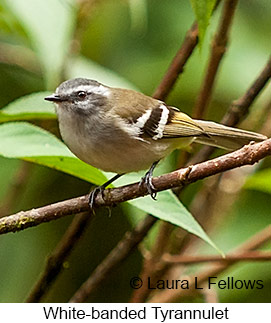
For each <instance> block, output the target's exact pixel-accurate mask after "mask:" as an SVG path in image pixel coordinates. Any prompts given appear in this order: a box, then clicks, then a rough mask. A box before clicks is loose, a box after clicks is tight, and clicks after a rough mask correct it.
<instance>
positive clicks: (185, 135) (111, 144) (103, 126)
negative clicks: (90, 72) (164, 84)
mask: <svg viewBox="0 0 271 323" xmlns="http://www.w3.org/2000/svg"><path fill="white" fill-rule="evenodd" d="M45 100H47V101H52V102H54V103H55V106H56V113H57V117H58V122H59V129H60V134H61V137H62V139H63V141H64V142H65V144H66V145H67V146H68V148H69V149H70V150H71V151H72V152H73V153H74V155H76V156H77V157H78V158H79V159H81V160H82V161H84V162H85V163H87V164H89V165H92V166H94V167H96V168H98V169H101V170H103V171H106V172H113V173H116V175H115V176H114V177H113V178H111V179H110V180H108V181H107V182H106V183H104V184H103V185H101V186H99V187H97V188H96V189H94V190H93V191H92V192H91V193H90V197H89V206H90V208H93V206H94V201H95V197H96V195H97V193H98V192H103V190H104V189H105V188H106V187H107V186H108V185H109V184H111V183H112V182H113V181H115V180H116V179H117V178H119V177H120V176H122V175H123V174H126V173H130V172H137V171H140V170H147V169H148V171H147V172H146V174H145V176H144V177H143V178H142V179H141V181H140V185H143V184H144V183H145V184H146V188H147V191H148V193H149V194H150V195H151V197H152V198H153V199H155V198H156V190H155V187H154V185H153V183H152V176H153V171H154V168H155V167H156V165H157V164H158V163H159V161H160V160H161V159H163V158H164V157H166V156H167V155H169V154H170V153H171V152H172V151H174V150H176V149H181V148H184V147H186V146H188V145H190V144H191V143H192V142H196V143H200V144H206V145H209V146H215V147H219V148H223V149H226V150H236V149H239V148H241V147H242V146H244V145H246V144H248V143H250V142H251V141H253V142H259V141H263V140H265V139H267V137H266V136H264V135H262V134H259V133H255V132H251V131H247V130H242V129H237V128H232V127H227V126H225V125H222V124H219V123H216V122H213V121H205V120H196V119H192V118H191V117H190V116H188V115H187V114H185V113H183V112H181V111H180V110H179V109H178V108H176V107H173V106H169V105H167V104H166V103H165V102H163V101H161V100H158V99H155V98H152V97H150V96H147V95H145V94H143V93H140V92H137V91H134V90H130V89H123V88H115V87H109V86H106V85H104V84H102V83H99V82H98V81H96V80H91V79H87V78H75V79H70V80H67V81H64V82H63V83H61V84H60V85H59V86H58V87H57V89H56V90H55V93H53V94H52V95H49V96H47V97H45Z"/></svg>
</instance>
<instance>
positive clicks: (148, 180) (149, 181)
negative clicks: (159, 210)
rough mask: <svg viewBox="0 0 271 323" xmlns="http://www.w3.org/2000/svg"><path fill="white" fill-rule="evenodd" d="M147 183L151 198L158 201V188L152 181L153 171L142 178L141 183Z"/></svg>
mask: <svg viewBox="0 0 271 323" xmlns="http://www.w3.org/2000/svg"><path fill="white" fill-rule="evenodd" d="M143 184H145V185H146V188H147V191H148V193H149V194H150V196H151V198H152V199H153V200H155V201H156V195H157V192H156V189H155V187H154V185H153V183H152V172H147V173H146V175H145V176H144V177H142V178H141V181H140V183H139V185H140V186H141V185H143Z"/></svg>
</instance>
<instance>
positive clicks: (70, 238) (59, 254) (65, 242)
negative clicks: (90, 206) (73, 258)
mask: <svg viewBox="0 0 271 323" xmlns="http://www.w3.org/2000/svg"><path fill="white" fill-rule="evenodd" d="M91 219H92V213H91V212H85V213H82V214H78V215H76V216H75V217H74V219H73V221H72V223H71V224H70V226H69V227H68V229H67V231H66V232H65V234H64V235H63V237H62V238H61V240H60V242H59V243H58V245H57V246H56V248H55V249H54V251H53V253H52V254H51V255H50V256H49V257H48V259H47V261H46V265H45V269H44V271H43V272H42V274H41V276H40V278H39V280H38V281H37V282H36V284H35V285H34V287H33V288H32V290H31V291H30V293H29V295H28V297H27V298H26V302H27V303H37V302H39V301H40V300H41V298H42V297H44V296H45V294H46V292H47V291H48V289H49V288H50V286H51V285H52V283H53V282H54V281H55V279H56V278H57V276H58V274H59V273H60V271H61V270H62V269H63V263H64V261H65V260H66V259H67V257H68V256H69V254H70V253H71V251H72V249H73V248H74V247H75V245H76V243H77V242H78V240H79V239H80V237H81V236H82V233H83V232H84V231H85V230H86V228H87V225H88V224H89V222H90V220H91Z"/></svg>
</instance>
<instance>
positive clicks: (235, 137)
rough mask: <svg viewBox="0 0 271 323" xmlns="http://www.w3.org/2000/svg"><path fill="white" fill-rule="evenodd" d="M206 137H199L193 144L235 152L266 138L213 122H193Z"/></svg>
mask: <svg viewBox="0 0 271 323" xmlns="http://www.w3.org/2000/svg"><path fill="white" fill-rule="evenodd" d="M194 121H195V122H196V123H197V124H198V125H199V126H200V127H201V128H202V129H203V131H204V133H205V134H207V136H199V137H197V138H196V139H195V142H198V143H201V144H205V145H209V146H215V147H220V148H223V149H228V150H236V149H239V148H241V147H242V146H244V145H246V144H248V143H250V142H251V141H256V142H259V141H263V140H265V139H267V137H266V136H264V135H261V134H259V133H256V132H252V131H246V130H241V129H237V128H231V127H227V126H224V125H221V124H218V123H215V122H211V121H204V120H194Z"/></svg>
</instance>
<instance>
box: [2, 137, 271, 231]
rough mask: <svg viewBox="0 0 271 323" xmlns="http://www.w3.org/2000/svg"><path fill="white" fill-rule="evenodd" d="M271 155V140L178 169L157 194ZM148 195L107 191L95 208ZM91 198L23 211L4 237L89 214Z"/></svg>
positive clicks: (156, 181)
mask: <svg viewBox="0 0 271 323" xmlns="http://www.w3.org/2000/svg"><path fill="white" fill-rule="evenodd" d="M270 154H271V139H267V140H265V141H262V142H260V143H257V144H249V145H247V146H244V147H243V148H241V149H239V150H236V151H234V152H232V153H229V154H226V155H223V156H220V157H218V158H215V159H212V160H208V161H205V162H203V163H199V164H195V165H193V166H189V167H185V168H182V169H179V170H176V171H174V172H172V173H169V174H165V175H162V176H159V177H155V178H153V185H154V187H155V188H156V190H157V192H160V191H163V190H167V189H171V188H174V187H184V186H185V185H188V184H190V183H193V182H196V181H198V180H200V179H203V178H205V177H209V176H212V175H215V174H218V173H221V172H225V171H227V170H230V169H233V168H237V167H241V166H244V165H253V164H255V163H256V162H258V161H259V160H261V159H263V158H264V157H266V156H269V155H270ZM147 194H148V191H147V188H146V185H141V186H140V185H139V183H135V184H130V185H126V186H122V187H119V188H113V189H107V190H105V191H104V193H103V194H101V193H99V194H97V197H96V199H95V208H98V207H103V206H113V205H116V204H119V203H121V202H125V201H128V200H131V199H135V198H138V197H141V196H145V195H147ZM88 208H89V206H88V195H84V196H81V197H78V198H73V199H70V200H66V201H62V202H57V203H54V204H51V205H47V206H44V207H41V208H37V209H32V210H29V211H25V212H23V211H22V212H19V213H16V214H13V215H10V216H7V217H4V218H2V219H0V234H3V233H7V232H16V231H20V230H23V229H26V228H28V227H32V226H36V225H38V224H40V223H43V222H48V221H51V220H56V219H58V218H61V217H63V216H66V215H68V214H75V213H80V212H84V211H87V210H88Z"/></svg>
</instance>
